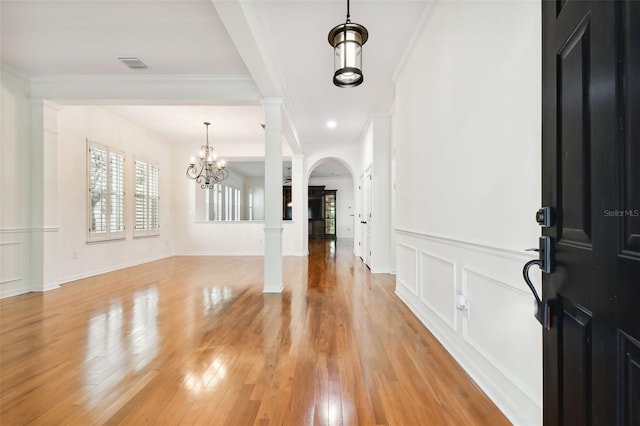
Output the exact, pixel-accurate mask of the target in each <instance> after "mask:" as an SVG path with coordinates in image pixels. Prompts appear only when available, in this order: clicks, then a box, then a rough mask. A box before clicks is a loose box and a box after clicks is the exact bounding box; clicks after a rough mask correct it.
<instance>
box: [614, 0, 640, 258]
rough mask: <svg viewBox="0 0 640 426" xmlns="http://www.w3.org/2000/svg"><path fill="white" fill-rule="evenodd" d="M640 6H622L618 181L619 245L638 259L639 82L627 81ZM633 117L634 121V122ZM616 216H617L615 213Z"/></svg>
mask: <svg viewBox="0 0 640 426" xmlns="http://www.w3.org/2000/svg"><path fill="white" fill-rule="evenodd" d="M639 23H640V2H629V3H625V5H624V7H623V8H622V37H621V38H622V40H621V44H622V48H621V50H622V55H623V56H624V58H625V61H624V66H625V69H624V81H623V84H624V85H625V86H626V87H628V91H629V94H633V93H635V94H636V96H632V95H627V96H624V97H623V99H622V102H623V103H624V107H623V108H624V111H625V112H626V114H625V117H624V122H625V128H626V129H627V131H626V132H625V135H624V156H625V159H626V161H625V163H624V165H623V167H622V168H621V169H620V170H621V172H622V173H621V174H622V176H620V179H621V181H622V182H623V183H624V191H623V194H624V201H623V205H622V209H623V211H624V212H625V216H624V224H623V228H622V238H621V239H622V242H623V249H624V251H625V254H627V255H632V256H636V257H640V211H639V210H638V209H639V208H640V207H639V206H640V145H639V144H638V138H640V120H638V119H637V117H638V116H639V115H640V104H639V102H638V96H637V94H638V93H640V80H639V79H637V78H635V79H633V78H630V77H629V76H631V75H634V74H635V75H637V74H638V73H639V72H640V41H639V40H640V24H639ZM633 117H635V118H636V119H635V120H634V119H633ZM616 214H618V213H616Z"/></svg>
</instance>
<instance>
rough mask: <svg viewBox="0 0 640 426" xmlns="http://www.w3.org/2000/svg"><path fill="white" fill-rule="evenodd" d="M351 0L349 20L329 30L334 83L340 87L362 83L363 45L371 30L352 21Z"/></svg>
mask: <svg viewBox="0 0 640 426" xmlns="http://www.w3.org/2000/svg"><path fill="white" fill-rule="evenodd" d="M350 16H351V15H350V14H349V0H347V21H346V22H345V23H344V24H340V25H337V26H335V27H334V28H333V29H332V30H331V31H329V44H330V45H331V46H333V52H334V54H333V66H334V69H335V73H334V74H333V84H335V85H336V86H338V87H355V86H359V85H360V84H362V82H363V81H364V78H363V77H362V45H363V44H365V43H366V42H367V39H368V38H369V32H368V31H367V29H366V28H365V27H363V26H362V25H360V24H354V23H352V22H351V19H350Z"/></svg>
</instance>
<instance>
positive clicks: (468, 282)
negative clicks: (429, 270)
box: [462, 269, 542, 400]
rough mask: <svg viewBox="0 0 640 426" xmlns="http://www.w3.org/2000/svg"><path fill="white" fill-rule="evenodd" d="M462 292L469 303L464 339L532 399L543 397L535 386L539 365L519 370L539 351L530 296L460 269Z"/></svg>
mask: <svg viewBox="0 0 640 426" xmlns="http://www.w3.org/2000/svg"><path fill="white" fill-rule="evenodd" d="M462 293H463V294H465V295H466V297H467V301H468V303H469V312H468V315H467V317H466V318H464V319H463V327H462V330H463V338H464V339H465V341H466V342H468V343H469V345H471V346H472V347H473V348H474V349H475V350H477V351H478V352H479V353H480V354H482V356H484V357H485V358H486V359H487V360H488V361H489V362H491V364H493V366H495V368H497V369H498V370H500V372H502V373H503V374H504V375H505V376H508V377H510V378H511V380H512V381H513V382H514V383H516V384H517V385H518V387H519V388H520V389H521V390H522V391H523V392H524V393H526V394H527V396H528V397H529V398H531V399H533V400H535V399H539V398H542V395H541V394H540V389H539V388H538V387H537V386H534V385H535V384H536V383H537V382H538V381H539V380H540V378H541V377H542V365H541V364H540V363H534V364H532V365H529V366H528V368H521V367H522V360H526V359H528V358H529V357H530V354H531V352H532V351H533V352H535V351H538V350H540V342H539V340H540V339H541V338H542V330H541V328H540V325H539V324H538V322H537V321H536V320H535V319H534V317H533V312H534V304H533V302H532V300H531V297H530V296H531V295H530V294H529V293H527V292H526V291H524V290H519V289H515V288H513V287H512V286H510V285H507V284H505V283H502V282H499V281H496V280H494V279H492V278H489V277H487V276H485V275H482V274H479V273H477V272H474V271H472V270H469V269H463V270H462Z"/></svg>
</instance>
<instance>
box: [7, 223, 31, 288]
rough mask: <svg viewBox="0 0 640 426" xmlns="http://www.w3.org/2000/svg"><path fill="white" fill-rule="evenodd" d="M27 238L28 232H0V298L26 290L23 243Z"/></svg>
mask: <svg viewBox="0 0 640 426" xmlns="http://www.w3.org/2000/svg"><path fill="white" fill-rule="evenodd" d="M28 238H29V234H28V233H21V232H14V231H11V232H10V230H2V232H0V299H1V298H5V297H11V296H16V295H18V294H23V293H26V292H27V291H28V282H27V276H26V275H27V266H26V261H27V255H28V253H27V249H28V245H27V244H25V241H28Z"/></svg>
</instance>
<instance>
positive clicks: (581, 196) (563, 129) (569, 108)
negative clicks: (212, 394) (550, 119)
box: [556, 15, 591, 246]
mask: <svg viewBox="0 0 640 426" xmlns="http://www.w3.org/2000/svg"><path fill="white" fill-rule="evenodd" d="M589 24H590V16H589V15H586V16H584V17H582V19H581V20H580V21H579V22H578V25H577V27H576V28H571V27H569V28H571V31H570V34H569V36H568V37H567V39H566V41H565V42H564V44H563V46H561V47H560V49H559V51H558V54H557V56H556V59H557V65H556V69H557V73H558V76H557V78H558V94H557V96H558V107H557V123H558V127H559V136H558V141H557V144H558V174H559V176H558V179H559V182H560V188H559V191H558V198H559V202H560V206H561V207H562V224H561V227H560V228H559V233H560V235H559V239H560V241H567V242H573V243H577V244H584V245H586V246H590V245H591V237H590V229H591V217H590V213H591V210H590V207H591V197H590V195H591V172H590V170H591V161H590V160H591V158H590V155H589V153H590V151H591V149H590V138H589V128H590V114H589V90H588V88H589V76H590V65H589V64H590V61H589V57H590V51H591V49H590V46H591V38H590V35H591V31H590V28H589Z"/></svg>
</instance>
